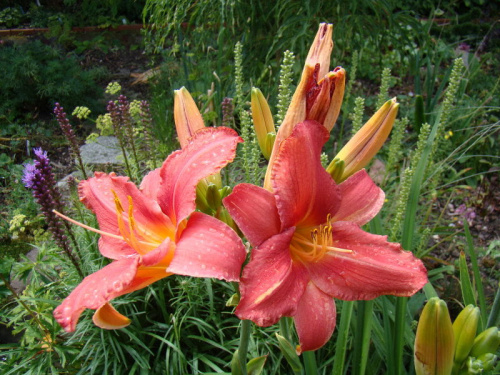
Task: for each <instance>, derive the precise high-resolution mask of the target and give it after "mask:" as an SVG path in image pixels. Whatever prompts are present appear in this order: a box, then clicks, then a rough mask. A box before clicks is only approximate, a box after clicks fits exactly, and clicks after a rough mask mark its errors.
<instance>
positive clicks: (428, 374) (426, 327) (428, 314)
mask: <svg viewBox="0 0 500 375" xmlns="http://www.w3.org/2000/svg"><path fill="white" fill-rule="evenodd" d="M454 343H455V342H454V337H453V327H452V324H451V319H450V314H449V313H448V307H447V306H446V302H444V301H443V300H441V299H439V298H437V297H434V298H431V299H429V301H428V302H427V304H426V305H425V307H424V309H423V311H422V315H421V316H420V320H419V322H418V327H417V333H416V336H415V352H414V356H415V372H416V373H417V375H424V374H425V375H449V374H451V370H452V368H453V352H454V348H455V347H454Z"/></svg>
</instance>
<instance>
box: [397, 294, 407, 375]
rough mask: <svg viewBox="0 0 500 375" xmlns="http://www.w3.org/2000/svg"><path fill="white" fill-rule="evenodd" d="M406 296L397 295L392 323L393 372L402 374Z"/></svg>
mask: <svg viewBox="0 0 500 375" xmlns="http://www.w3.org/2000/svg"><path fill="white" fill-rule="evenodd" d="M407 302H408V297H398V298H397V301H396V317H395V318H396V320H395V323H394V369H395V371H394V373H395V374H403V373H404V372H403V348H404V331H405V318H406V305H407Z"/></svg>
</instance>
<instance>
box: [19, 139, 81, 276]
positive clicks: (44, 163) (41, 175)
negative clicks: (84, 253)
mask: <svg viewBox="0 0 500 375" xmlns="http://www.w3.org/2000/svg"><path fill="white" fill-rule="evenodd" d="M33 152H34V154H35V160H34V162H33V163H30V164H25V166H24V173H23V178H22V182H23V184H24V186H26V187H27V188H29V189H31V191H32V194H33V197H34V198H35V200H36V202H37V203H38V204H39V205H40V209H41V211H42V213H43V216H44V217H45V220H46V221H47V225H48V226H49V230H50V232H51V233H52V236H53V237H54V240H55V241H56V243H57V245H58V246H59V247H61V248H62V249H63V250H64V252H65V253H66V254H67V255H68V257H69V258H70V260H71V262H72V263H73V264H74V265H75V267H76V269H77V270H78V272H79V273H80V275H82V276H83V274H82V272H81V270H80V267H79V265H78V262H77V260H76V258H75V256H74V255H73V252H72V250H71V246H70V244H69V241H68V237H67V236H66V234H65V230H64V227H63V225H64V224H63V223H62V222H61V220H60V219H59V218H58V216H57V215H56V214H55V213H54V210H57V211H59V212H62V211H63V205H62V203H61V194H60V193H59V190H57V188H56V182H55V179H54V174H53V173H52V167H51V166H50V159H49V157H48V155H47V152H46V151H43V150H42V149H41V148H35V149H34V150H33Z"/></svg>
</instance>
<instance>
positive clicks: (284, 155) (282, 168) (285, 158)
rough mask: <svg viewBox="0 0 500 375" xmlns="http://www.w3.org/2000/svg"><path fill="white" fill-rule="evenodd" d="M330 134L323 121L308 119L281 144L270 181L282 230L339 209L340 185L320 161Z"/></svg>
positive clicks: (317, 220)
mask: <svg viewBox="0 0 500 375" xmlns="http://www.w3.org/2000/svg"><path fill="white" fill-rule="evenodd" d="M328 134H329V133H328V131H327V130H326V129H325V128H324V126H323V125H321V124H320V123H318V122H316V121H305V122H304V123H302V124H298V125H297V126H296V127H295V128H294V129H293V132H292V134H291V135H290V136H289V137H288V138H287V139H286V140H285V141H284V142H283V143H282V145H281V148H280V152H279V154H278V157H277V158H276V161H275V163H274V166H273V171H272V175H271V181H272V187H273V192H274V194H275V197H276V203H277V207H278V212H279V215H280V218H281V222H282V230H283V229H285V228H288V227H290V226H295V225H300V226H314V225H319V224H322V223H325V222H326V218H327V215H328V214H330V215H332V216H333V215H334V214H335V212H337V210H338V207H339V204H340V194H339V188H338V186H337V185H336V184H335V182H334V181H333V179H332V178H331V176H330V175H329V174H328V173H327V172H326V171H325V169H324V168H323V167H322V165H321V163H320V155H321V148H322V147H323V144H324V143H325V142H326V141H327V140H328Z"/></svg>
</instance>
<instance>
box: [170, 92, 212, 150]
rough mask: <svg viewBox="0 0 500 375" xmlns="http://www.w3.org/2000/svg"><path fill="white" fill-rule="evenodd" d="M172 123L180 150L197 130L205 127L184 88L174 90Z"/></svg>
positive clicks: (194, 104)
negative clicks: (173, 123)
mask: <svg viewBox="0 0 500 375" xmlns="http://www.w3.org/2000/svg"><path fill="white" fill-rule="evenodd" d="M174 122H175V129H176V130H177V137H178V139H179V143H180V144H181V148H184V147H185V146H186V145H187V143H188V140H189V139H190V138H191V137H192V136H193V135H194V133H196V132H197V131H198V130H200V129H203V128H204V127H205V123H204V122H203V117H202V116H201V113H200V111H199V110H198V107H197V106H196V103H195V102H194V100H193V97H192V96H191V94H190V93H189V91H188V90H187V89H186V88H185V87H181V88H180V89H179V90H174Z"/></svg>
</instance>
